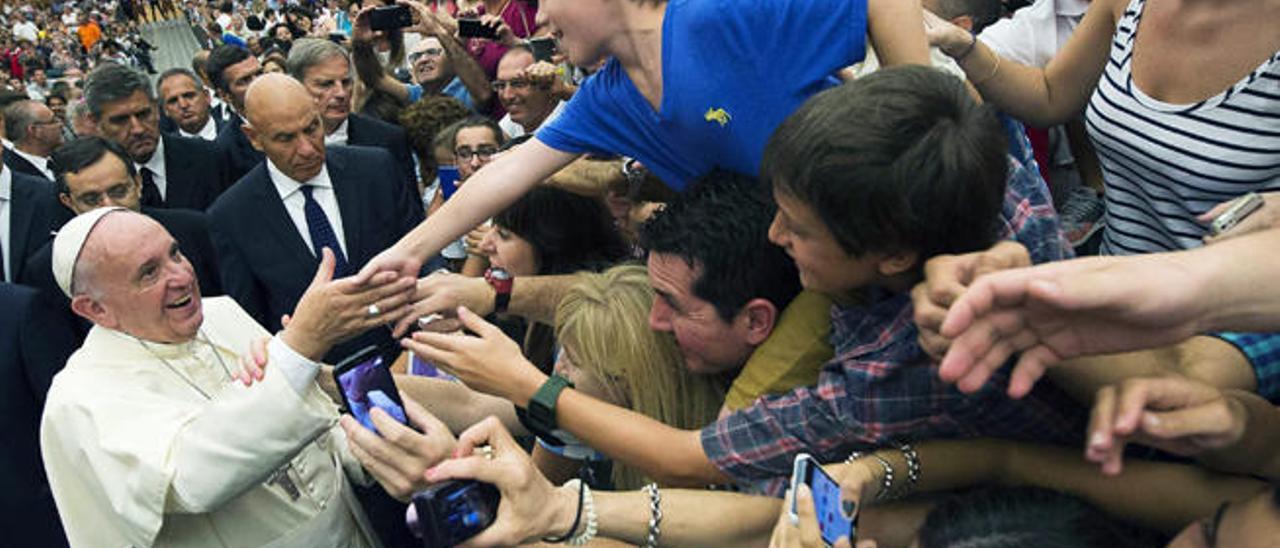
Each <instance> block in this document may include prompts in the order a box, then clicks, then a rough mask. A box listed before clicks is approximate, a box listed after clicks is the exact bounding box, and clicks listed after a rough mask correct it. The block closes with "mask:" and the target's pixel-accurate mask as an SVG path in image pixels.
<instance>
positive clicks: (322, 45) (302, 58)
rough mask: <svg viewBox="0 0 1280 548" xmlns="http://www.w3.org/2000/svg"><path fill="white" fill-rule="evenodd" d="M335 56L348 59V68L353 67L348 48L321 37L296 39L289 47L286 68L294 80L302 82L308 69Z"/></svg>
mask: <svg viewBox="0 0 1280 548" xmlns="http://www.w3.org/2000/svg"><path fill="white" fill-rule="evenodd" d="M334 57H341V58H342V59H343V60H345V61H347V69H348V70H350V69H351V59H350V58H349V57H347V50H345V49H342V46H339V45H338V44H335V43H333V42H332V41H330V40H324V39H320V38H299V39H297V40H294V41H293V47H292V48H289V58H288V59H287V60H286V61H285V64H284V70H285V72H287V73H289V76H292V77H293V79H294V80H297V81H299V82H301V81H303V80H304V79H305V78H306V76H307V71H308V70H311V67H314V66H316V65H318V64H320V63H323V62H325V61H328V60H329V59H332V58H334Z"/></svg>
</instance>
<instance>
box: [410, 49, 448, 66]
mask: <svg viewBox="0 0 1280 548" xmlns="http://www.w3.org/2000/svg"><path fill="white" fill-rule="evenodd" d="M441 55H444V49H441V48H427V49H424V50H422V51H419V52H416V53H414V54H413V55H410V56H409V62H410V63H416V62H418V59H421V58H423V57H440V56H441Z"/></svg>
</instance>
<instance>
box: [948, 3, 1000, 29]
mask: <svg viewBox="0 0 1280 548" xmlns="http://www.w3.org/2000/svg"><path fill="white" fill-rule="evenodd" d="M935 2H936V7H937V9H938V13H937V15H938V17H941V18H943V19H948V20H950V19H955V18H956V17H961V16H965V15H967V16H969V18H970V19H972V20H973V28H972V29H970V32H972V33H974V34H978V33H981V32H982V29H984V28H986V27H987V25H990V24H992V23H995V22H996V21H999V20H1000V16H1001V15H1002V14H1003V13H1004V3H1003V2H1001V1H1000V0H935Z"/></svg>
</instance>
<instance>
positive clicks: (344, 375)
mask: <svg viewBox="0 0 1280 548" xmlns="http://www.w3.org/2000/svg"><path fill="white" fill-rule="evenodd" d="M333 377H334V379H335V380H336V381H337V383H338V389H339V392H341V393H342V399H343V400H344V401H345V402H346V404H347V410H349V411H350V412H351V416H353V417H355V418H356V420H357V421H360V424H362V425H364V427H365V428H368V429H370V430H373V431H374V432H377V431H378V429H377V428H376V427H375V426H374V425H373V419H372V418H371V417H370V416H369V413H370V412H371V411H373V408H374V407H379V408H381V409H382V410H383V411H386V413H387V414H388V415H391V417H392V418H394V419H396V420H397V421H399V422H400V423H401V424H406V425H407V424H409V421H408V418H407V417H406V416H405V413H404V402H402V401H400V392H399V390H397V389H396V381H395V379H394V378H392V377H391V370H390V369H388V368H387V366H386V365H385V364H384V363H383V357H382V355H381V354H380V353H378V350H377V347H373V346H370V347H367V348H365V349H363V350H361V351H359V352H357V353H356V354H355V355H353V356H351V357H350V358H347V359H345V360H343V361H342V363H341V364H339V365H338V367H337V369H335V370H334V372H333Z"/></svg>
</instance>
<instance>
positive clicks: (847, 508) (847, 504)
mask: <svg viewBox="0 0 1280 548" xmlns="http://www.w3.org/2000/svg"><path fill="white" fill-rule="evenodd" d="M840 507H841V508H843V509H844V515H845V516H848V517H853V513H854V512H856V511H857V510H858V503H856V502H853V501H851V500H846V501H844V502H841V503H840Z"/></svg>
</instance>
